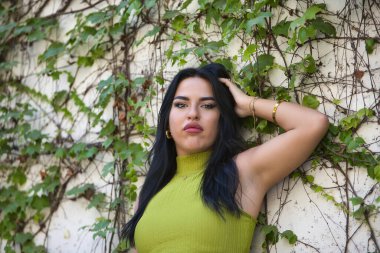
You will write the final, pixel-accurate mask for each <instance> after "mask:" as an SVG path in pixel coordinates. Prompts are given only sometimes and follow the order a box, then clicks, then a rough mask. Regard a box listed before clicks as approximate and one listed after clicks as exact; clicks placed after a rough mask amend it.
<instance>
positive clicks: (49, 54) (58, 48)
mask: <svg viewBox="0 0 380 253" xmlns="http://www.w3.org/2000/svg"><path fill="white" fill-rule="evenodd" d="M64 51H65V45H64V44H63V43H61V42H53V43H52V44H51V45H50V46H49V47H48V49H47V50H46V51H45V52H44V53H43V54H42V55H40V56H39V57H38V59H39V60H45V61H46V60H48V59H50V58H53V57H56V56H58V55H59V54H61V53H63V52H64Z"/></svg>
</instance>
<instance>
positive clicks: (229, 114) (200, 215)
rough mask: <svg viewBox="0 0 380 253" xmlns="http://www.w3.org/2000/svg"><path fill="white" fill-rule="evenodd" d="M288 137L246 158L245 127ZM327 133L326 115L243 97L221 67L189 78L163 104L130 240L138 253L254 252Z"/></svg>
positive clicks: (177, 82)
mask: <svg viewBox="0 0 380 253" xmlns="http://www.w3.org/2000/svg"><path fill="white" fill-rule="evenodd" d="M247 116H254V117H260V118H263V119H266V120H269V121H272V122H274V123H276V124H278V125H279V126H280V127H282V128H283V129H284V130H285V131H286V132H285V133H283V134H281V135H279V136H277V137H275V138H273V139H271V140H270V141H268V142H266V143H264V144H262V145H259V146H256V147H253V148H249V149H244V145H243V140H242V138H241V137H240V135H239V127H238V119H239V117H247ZM327 129H328V119H327V117H326V116H324V115H323V114H321V113H319V112H317V111H315V110H312V109H309V108H305V107H302V106H300V105H297V104H293V103H289V102H282V103H281V102H277V101H272V100H267V99H262V98H257V97H250V96H247V95H246V94H244V93H243V92H242V91H241V90H240V89H239V88H238V87H237V86H236V85H234V84H233V83H232V82H231V81H230V80H229V76H228V73H227V71H226V69H225V68H224V67H223V65H220V64H215V63H212V64H209V65H206V66H204V67H201V68H197V69H194V68H190V69H184V70H182V71H180V72H179V73H178V74H177V75H176V76H175V77H174V79H173V81H172V83H171V84H170V86H169V88H168V90H167V93H166V95H165V97H164V100H163V103H162V106H161V110H160V115H159V121H158V127H157V136H156V140H155V143H154V145H153V148H152V151H151V153H150V156H149V161H150V168H149V171H148V173H147V176H146V179H145V183H144V185H143V187H142V190H141V192H140V196H139V204H138V208H137V211H136V213H135V214H134V216H133V217H132V219H131V220H130V221H129V222H128V223H127V224H126V226H125V227H124V230H123V233H124V235H125V236H126V237H127V239H128V240H129V241H130V242H131V244H132V245H135V246H136V248H137V250H138V252H139V253H145V252H165V253H167V252H230V253H232V252H239V253H240V252H249V248H250V243H251V240H252V236H253V231H254V227H255V224H256V222H255V221H256V218H257V216H258V214H259V211H260V207H261V203H262V201H263V198H264V195H265V194H266V192H267V191H268V190H269V189H270V188H271V187H272V186H273V185H274V184H276V183H277V182H279V181H280V180H282V179H283V178H284V177H286V176H287V175H289V174H290V173H291V172H292V171H293V170H294V169H295V168H297V167H298V166H299V165H301V164H302V163H303V162H304V161H305V160H306V159H307V157H308V156H309V155H310V154H311V152H312V151H313V149H314V148H315V147H316V146H317V144H318V143H319V141H320V140H321V139H322V137H323V136H324V134H325V133H326V131H327Z"/></svg>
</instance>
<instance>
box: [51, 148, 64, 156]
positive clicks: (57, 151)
mask: <svg viewBox="0 0 380 253" xmlns="http://www.w3.org/2000/svg"><path fill="white" fill-rule="evenodd" d="M66 152H67V151H66V149H64V148H57V150H56V151H55V154H54V155H55V157H57V158H65V157H66Z"/></svg>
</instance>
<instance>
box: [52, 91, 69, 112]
mask: <svg viewBox="0 0 380 253" xmlns="http://www.w3.org/2000/svg"><path fill="white" fill-rule="evenodd" d="M68 98H69V93H68V92H67V91H66V90H61V91H57V92H55V93H54V97H53V99H52V104H53V106H54V107H56V108H60V107H62V106H63V105H64V103H66V102H67V100H68Z"/></svg>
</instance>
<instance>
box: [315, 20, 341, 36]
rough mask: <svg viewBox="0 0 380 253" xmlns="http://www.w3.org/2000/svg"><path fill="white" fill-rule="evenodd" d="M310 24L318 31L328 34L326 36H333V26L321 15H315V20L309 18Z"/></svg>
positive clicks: (334, 31) (334, 32) (334, 33)
mask: <svg viewBox="0 0 380 253" xmlns="http://www.w3.org/2000/svg"><path fill="white" fill-rule="evenodd" d="M310 24H311V25H312V26H313V27H314V28H315V29H316V30H318V31H319V32H321V33H323V34H325V35H328V36H335V35H336V30H335V27H334V26H333V25H332V24H331V23H329V22H327V21H324V20H323V19H322V18H321V17H317V18H316V19H315V20H311V21H310Z"/></svg>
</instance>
